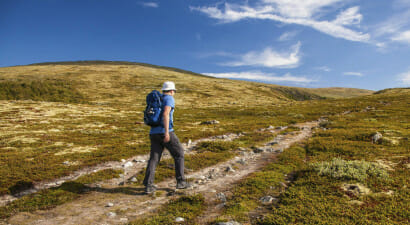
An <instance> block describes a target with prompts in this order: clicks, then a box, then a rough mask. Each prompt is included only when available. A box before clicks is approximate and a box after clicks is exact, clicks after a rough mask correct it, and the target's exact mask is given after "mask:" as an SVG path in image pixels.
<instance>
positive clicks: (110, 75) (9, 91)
mask: <svg viewBox="0 0 410 225" xmlns="http://www.w3.org/2000/svg"><path fill="white" fill-rule="evenodd" d="M166 80H172V81H175V82H176V84H177V88H178V90H179V92H178V95H179V98H178V101H180V102H179V104H183V105H186V106H189V105H193V104H200V105H201V106H203V107H213V106H222V105H238V106H239V105H241V106H250V105H264V104H275V103H278V102H286V101H294V100H298V101H300V100H312V99H322V98H324V97H334V96H337V97H340V96H343V97H352V96H357V95H358V94H357V93H359V92H360V93H369V91H368V92H366V91H365V90H359V89H348V90H349V91H346V90H347V89H334V88H330V89H308V88H296V87H285V86H279V85H272V84H263V83H256V82H247V81H240V80H229V79H221V78H214V77H209V76H205V75H202V74H199V73H194V72H191V71H186V70H181V69H177V68H172V67H164V66H156V65H151V64H146V63H134V62H122V61H74V62H47V63H37V64H31V65H27V66H15V67H4V68H0V82H1V83H2V84H1V85H2V91H0V99H17V100H19V99H33V100H43V101H62V102H85V101H87V102H90V103H98V104H140V105H143V104H144V102H145V96H146V94H147V93H148V92H150V91H151V90H153V89H160V87H161V84H162V83H163V82H164V81H166ZM43 87H47V88H43ZM50 93H53V94H50ZM340 93H343V94H340ZM370 93H371V92H370ZM71 95H73V96H71Z"/></svg>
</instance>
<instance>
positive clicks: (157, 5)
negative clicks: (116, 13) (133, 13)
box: [140, 2, 159, 8]
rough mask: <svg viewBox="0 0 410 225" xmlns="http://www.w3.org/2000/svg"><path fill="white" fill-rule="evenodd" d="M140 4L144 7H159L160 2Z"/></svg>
mask: <svg viewBox="0 0 410 225" xmlns="http://www.w3.org/2000/svg"><path fill="white" fill-rule="evenodd" d="M140 4H141V5H142V6H144V7H150V8H158V7H159V4H158V3H156V2H140Z"/></svg>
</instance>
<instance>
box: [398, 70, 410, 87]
mask: <svg viewBox="0 0 410 225" xmlns="http://www.w3.org/2000/svg"><path fill="white" fill-rule="evenodd" d="M397 77H398V81H399V82H400V83H401V84H403V85H405V86H410V70H409V71H407V72H405V73H402V74H399V75H398V76H397Z"/></svg>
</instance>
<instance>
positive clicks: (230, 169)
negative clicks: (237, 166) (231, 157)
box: [225, 166, 235, 172]
mask: <svg viewBox="0 0 410 225" xmlns="http://www.w3.org/2000/svg"><path fill="white" fill-rule="evenodd" d="M225 171H226V172H235V170H234V169H233V168H232V166H227V167H226V169H225Z"/></svg>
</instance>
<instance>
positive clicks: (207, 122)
mask: <svg viewBox="0 0 410 225" xmlns="http://www.w3.org/2000/svg"><path fill="white" fill-rule="evenodd" d="M218 123H219V121H218V120H210V121H203V122H201V125H204V124H205V125H211V124H218Z"/></svg>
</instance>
